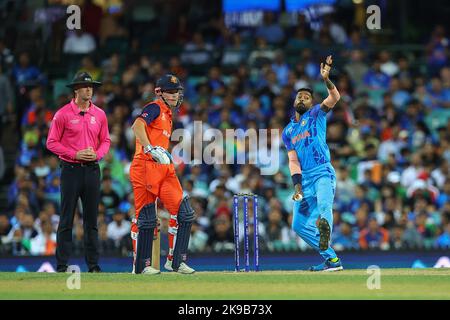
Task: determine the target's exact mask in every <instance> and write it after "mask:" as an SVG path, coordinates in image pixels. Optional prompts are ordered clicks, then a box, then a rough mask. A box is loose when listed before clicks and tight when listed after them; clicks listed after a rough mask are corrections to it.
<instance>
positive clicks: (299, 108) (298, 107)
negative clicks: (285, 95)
mask: <svg viewBox="0 0 450 320" xmlns="http://www.w3.org/2000/svg"><path fill="white" fill-rule="evenodd" d="M308 110H309V108H308V107H307V106H305V104H304V103H303V102H300V103H297V104H296V105H295V111H296V112H298V113H299V114H304V113H305V112H306V111H308Z"/></svg>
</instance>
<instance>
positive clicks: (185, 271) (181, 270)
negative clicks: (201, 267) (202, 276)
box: [164, 259, 195, 274]
mask: <svg viewBox="0 0 450 320" xmlns="http://www.w3.org/2000/svg"><path fill="white" fill-rule="evenodd" d="M164 268H165V269H166V270H167V271H174V270H173V268H172V260H169V259H167V260H166V263H165V264H164ZM177 272H178V273H182V274H192V273H194V272H195V270H194V269H192V268H191V267H189V266H188V265H187V264H186V263H184V262H181V263H180V267H179V268H178V271H177Z"/></svg>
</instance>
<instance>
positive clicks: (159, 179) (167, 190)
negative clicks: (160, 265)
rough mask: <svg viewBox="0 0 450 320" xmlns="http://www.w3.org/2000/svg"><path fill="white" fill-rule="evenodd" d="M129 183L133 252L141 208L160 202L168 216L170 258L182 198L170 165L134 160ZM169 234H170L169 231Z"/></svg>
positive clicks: (179, 186)
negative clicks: (133, 211)
mask: <svg viewBox="0 0 450 320" xmlns="http://www.w3.org/2000/svg"><path fill="white" fill-rule="evenodd" d="M130 180H131V185H132V187H133V192H134V206H135V212H136V215H135V218H134V219H133V221H132V224H131V238H132V240H133V251H134V252H135V253H136V240H137V234H138V232H139V229H138V226H137V220H138V218H139V212H140V211H141V209H142V208H143V207H144V206H145V205H147V204H150V203H155V202H156V199H157V198H159V200H160V201H161V202H162V203H163V205H164V207H165V208H166V209H167V210H168V211H169V213H170V220H169V246H170V248H169V258H171V254H172V252H173V237H174V235H175V234H176V229H177V227H178V224H177V220H176V217H177V215H178V209H179V208H180V204H181V200H182V199H183V190H182V188H181V184H180V181H179V180H178V178H177V176H176V173H175V167H174V165H173V164H170V165H164V164H159V163H155V162H153V161H149V160H144V159H136V158H135V159H133V162H132V163H131V166H130ZM171 231H172V232H171Z"/></svg>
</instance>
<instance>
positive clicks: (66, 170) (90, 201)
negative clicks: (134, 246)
mask: <svg viewBox="0 0 450 320" xmlns="http://www.w3.org/2000/svg"><path fill="white" fill-rule="evenodd" d="M61 168H62V170H61V217H60V220H59V225H58V232H57V236H56V241H57V247H56V262H57V265H58V268H60V267H64V266H67V264H68V261H69V258H70V255H71V253H72V228H73V220H74V215H75V208H76V206H77V203H78V199H79V198H80V199H81V203H82V206H83V231H84V238H83V242H84V250H85V259H86V264H87V266H88V268H89V269H91V268H93V267H96V266H97V265H98V257H99V254H98V229H97V216H98V205H99V201H100V168H99V166H98V163H89V164H88V165H80V164H70V163H68V162H64V161H61Z"/></svg>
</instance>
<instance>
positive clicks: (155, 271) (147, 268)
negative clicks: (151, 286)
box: [142, 266, 161, 274]
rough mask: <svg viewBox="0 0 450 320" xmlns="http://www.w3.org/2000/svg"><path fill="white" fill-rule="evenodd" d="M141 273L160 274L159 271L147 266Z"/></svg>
mask: <svg viewBox="0 0 450 320" xmlns="http://www.w3.org/2000/svg"><path fill="white" fill-rule="evenodd" d="M142 273H143V274H160V273H161V271H159V270H158V269H155V268H153V267H150V266H149V267H145V268H144V270H142Z"/></svg>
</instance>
